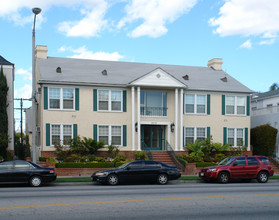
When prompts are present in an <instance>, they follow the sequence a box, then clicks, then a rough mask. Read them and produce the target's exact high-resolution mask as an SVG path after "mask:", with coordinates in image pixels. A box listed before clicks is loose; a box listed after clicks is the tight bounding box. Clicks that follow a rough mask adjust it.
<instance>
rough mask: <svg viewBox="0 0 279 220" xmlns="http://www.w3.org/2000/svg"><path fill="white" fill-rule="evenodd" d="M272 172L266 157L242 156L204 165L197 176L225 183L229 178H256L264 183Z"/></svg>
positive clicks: (247, 179)
mask: <svg viewBox="0 0 279 220" xmlns="http://www.w3.org/2000/svg"><path fill="white" fill-rule="evenodd" d="M273 173H274V170H273V168H272V165H271V164H270V162H269V160H268V158H267V157H265V156H244V157H231V158H226V159H224V160H223V161H221V162H220V163H219V164H218V165H217V166H212V167H206V168H204V169H202V170H201V171H200V172H199V177H200V178H202V179H203V180H205V181H207V182H208V181H210V180H218V181H219V182H220V183H227V182H229V181H230V180H231V179H242V180H245V181H250V180H251V179H257V180H258V182H259V183H266V182H267V181H268V178H269V177H270V176H273Z"/></svg>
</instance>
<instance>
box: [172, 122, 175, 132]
mask: <svg viewBox="0 0 279 220" xmlns="http://www.w3.org/2000/svg"><path fill="white" fill-rule="evenodd" d="M174 126H175V125H174V123H171V132H174Z"/></svg>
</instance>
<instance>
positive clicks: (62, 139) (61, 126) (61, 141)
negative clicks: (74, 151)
mask: <svg viewBox="0 0 279 220" xmlns="http://www.w3.org/2000/svg"><path fill="white" fill-rule="evenodd" d="M53 125H59V126H60V141H59V144H60V145H61V146H69V145H64V144H63V143H64V132H63V126H64V125H71V128H72V132H71V139H72V138H73V137H74V134H73V133H74V132H73V129H74V125H73V124H57V123H54V124H50V146H51V147H54V146H55V145H53V144H52V126H53Z"/></svg>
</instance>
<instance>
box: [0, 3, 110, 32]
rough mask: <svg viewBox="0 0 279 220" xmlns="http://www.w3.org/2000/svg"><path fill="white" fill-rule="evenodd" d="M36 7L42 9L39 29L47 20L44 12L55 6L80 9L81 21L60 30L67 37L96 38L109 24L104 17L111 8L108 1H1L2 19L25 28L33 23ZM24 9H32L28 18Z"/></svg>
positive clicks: (69, 22)
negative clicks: (33, 11)
mask: <svg viewBox="0 0 279 220" xmlns="http://www.w3.org/2000/svg"><path fill="white" fill-rule="evenodd" d="M34 6H36V7H40V8H42V13H41V14H40V15H39V16H37V24H36V25H37V27H40V24H41V23H42V22H43V21H45V20H46V18H44V16H43V15H44V11H47V10H48V9H49V8H51V7H53V6H60V7H71V8H80V13H81V16H82V18H81V20H77V21H65V22H62V23H60V24H59V25H58V27H59V30H60V31H61V32H63V33H64V34H66V35H67V36H83V37H91V36H96V35H97V34H98V33H99V32H100V31H101V30H102V28H104V27H105V26H106V24H107V21H106V20H104V15H105V13H106V11H107V9H108V7H109V6H108V4H107V2H106V0H59V1H57V0H28V1H22V0H12V1H11V0H10V1H0V17H3V18H7V19H8V20H11V21H12V22H14V23H15V24H16V25H20V26H23V25H25V24H27V23H32V22H33V19H34V15H33V13H32V11H31V9H32V8H33V7H34ZM23 9H30V13H29V14H28V16H24V15H23ZM25 13H26V11H25Z"/></svg>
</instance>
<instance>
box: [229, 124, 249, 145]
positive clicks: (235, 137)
mask: <svg viewBox="0 0 279 220" xmlns="http://www.w3.org/2000/svg"><path fill="white" fill-rule="evenodd" d="M229 129H234V140H233V143H234V145H232V147H239V146H238V145H235V144H237V129H242V135H243V136H242V143H243V146H245V128H231V127H228V128H227V140H226V141H227V143H229Z"/></svg>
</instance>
